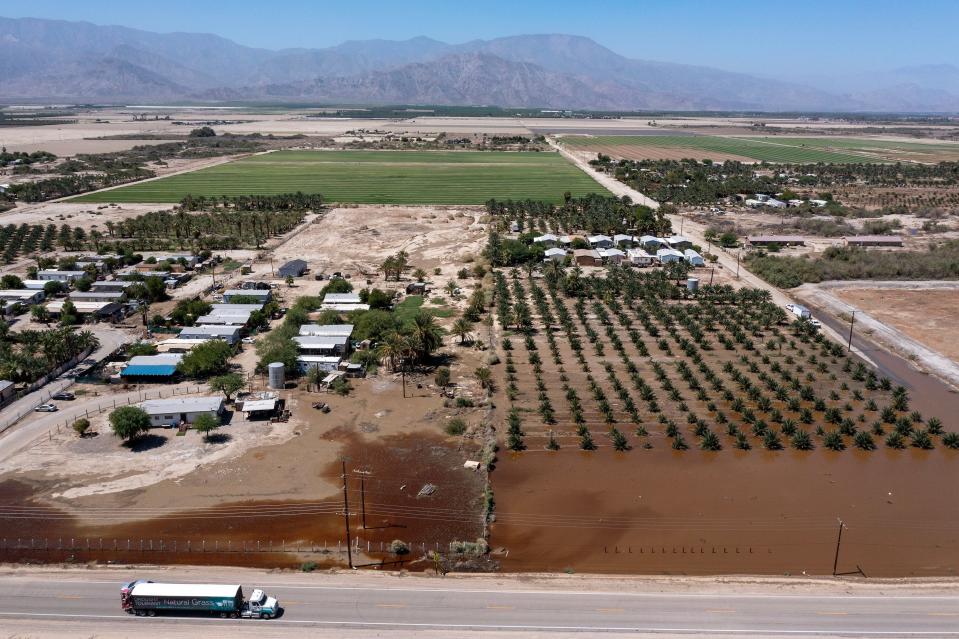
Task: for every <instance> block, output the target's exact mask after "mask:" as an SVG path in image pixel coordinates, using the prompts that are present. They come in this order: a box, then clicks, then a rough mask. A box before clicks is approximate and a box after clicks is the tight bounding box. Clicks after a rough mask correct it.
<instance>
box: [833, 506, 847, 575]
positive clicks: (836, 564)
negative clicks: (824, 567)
mask: <svg viewBox="0 0 959 639" xmlns="http://www.w3.org/2000/svg"><path fill="white" fill-rule="evenodd" d="M838 521H839V537H838V538H837V539H836V556H835V557H834V558H833V560H832V576H833V577H835V576H836V570H837V569H838V568H839V545H840V544H842V529H843V528H845V527H846V524H844V523H842V519H839V520H838Z"/></svg>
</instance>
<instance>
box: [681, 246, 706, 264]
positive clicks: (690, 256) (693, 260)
mask: <svg viewBox="0 0 959 639" xmlns="http://www.w3.org/2000/svg"><path fill="white" fill-rule="evenodd" d="M683 257H685V258H686V261H687V262H689V265H690V266H706V260H704V259H703V256H702V255H700V254H699V253H697V252H696V251H694V250H693V249H686V250H685V251H683Z"/></svg>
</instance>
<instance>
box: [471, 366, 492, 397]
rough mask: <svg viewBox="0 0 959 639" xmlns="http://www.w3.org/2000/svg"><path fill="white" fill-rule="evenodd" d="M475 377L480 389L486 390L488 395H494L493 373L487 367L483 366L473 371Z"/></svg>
mask: <svg viewBox="0 0 959 639" xmlns="http://www.w3.org/2000/svg"><path fill="white" fill-rule="evenodd" d="M473 375H475V376H476V380H477V381H478V382H479V383H480V387H481V388H483V389H484V390H486V392H487V394H490V395H492V394H493V371H491V370H490V369H489V368H487V367H485V366H481V367H480V368H477V369H476V370H475V371H473Z"/></svg>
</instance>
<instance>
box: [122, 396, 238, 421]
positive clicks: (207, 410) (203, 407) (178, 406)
mask: <svg viewBox="0 0 959 639" xmlns="http://www.w3.org/2000/svg"><path fill="white" fill-rule="evenodd" d="M140 408H142V409H143V410H144V411H145V412H146V414H147V415H149V416H150V425H151V426H177V425H179V424H181V423H186V424H192V423H193V422H194V421H196V418H197V417H199V416H200V415H210V416H212V417H219V416H220V414H221V413H222V412H223V398H222V397H176V398H172V397H171V398H169V399H151V400H147V401H145V402H143V403H142V404H140Z"/></svg>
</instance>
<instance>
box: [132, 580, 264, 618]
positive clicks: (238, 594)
mask: <svg viewBox="0 0 959 639" xmlns="http://www.w3.org/2000/svg"><path fill="white" fill-rule="evenodd" d="M120 604H121V606H122V607H123V610H125V611H126V612H127V613H129V614H131V615H137V616H138V617H143V616H149V617H153V616H155V615H156V614H157V613H158V612H170V611H175V612H191V613H204V612H205V613H209V614H214V615H219V616H220V617H221V618H227V617H229V618H231V619H237V618H244V619H272V618H273V617H275V616H276V615H277V614H278V613H279V611H280V604H279V602H278V601H277V600H276V599H275V598H273V597H268V596H267V595H266V593H265V592H263V591H262V590H260V589H256V590H254V591H253V594H252V596H251V597H250V599H249V600H244V599H243V588H242V587H241V586H238V585H237V586H233V585H219V584H161V583H154V582H152V581H142V580H137V581H131V582H130V583H128V584H124V585H123V586H122V587H121V588H120Z"/></svg>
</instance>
